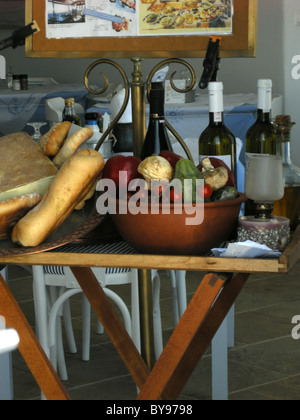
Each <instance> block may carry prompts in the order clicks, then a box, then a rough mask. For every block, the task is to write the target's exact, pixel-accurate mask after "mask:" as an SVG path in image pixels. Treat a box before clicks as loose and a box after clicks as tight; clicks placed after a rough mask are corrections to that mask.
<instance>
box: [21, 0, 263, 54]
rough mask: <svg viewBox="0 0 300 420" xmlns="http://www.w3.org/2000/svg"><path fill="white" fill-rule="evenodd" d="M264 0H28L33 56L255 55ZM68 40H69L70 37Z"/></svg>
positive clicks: (28, 48) (28, 45)
mask: <svg viewBox="0 0 300 420" xmlns="http://www.w3.org/2000/svg"><path fill="white" fill-rule="evenodd" d="M257 2H258V0H177V1H175V0H172V1H171V0H25V6H26V7H25V11H26V23H27V24H30V23H31V22H32V21H36V22H37V24H38V26H39V28H40V31H39V32H38V33H36V34H34V35H33V36H31V37H28V38H26V44H25V45H26V55H27V57H51V58H52V57H58V58H100V57H101V58H109V59H110V58H132V57H142V58H172V57H174V58H188V57H190V58H196V57H205V56H206V51H207V46H208V43H209V40H210V38H211V37H212V36H217V37H219V38H221V43H220V56H221V57H246V56H247V57H254V56H255V54H256V45H257V29H256V23H257ZM65 39H67V42H65V41H64V40H65Z"/></svg>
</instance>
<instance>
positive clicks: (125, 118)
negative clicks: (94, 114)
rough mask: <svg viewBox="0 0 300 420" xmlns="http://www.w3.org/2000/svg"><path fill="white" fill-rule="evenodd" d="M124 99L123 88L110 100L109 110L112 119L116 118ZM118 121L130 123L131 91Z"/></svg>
mask: <svg viewBox="0 0 300 420" xmlns="http://www.w3.org/2000/svg"><path fill="white" fill-rule="evenodd" d="M124 99H125V89H124V88H123V89H121V91H120V92H118V93H117V94H116V95H115V96H114V97H113V98H112V100H111V104H110V110H111V119H112V121H113V120H114V119H115V118H116V116H117V115H118V113H119V112H120V109H121V108H122V105H123V103H124ZM119 123H120V124H125V123H132V104H131V93H130V95H129V101H128V105H127V107H126V109H125V111H124V114H123V115H122V117H121V118H120V120H119Z"/></svg>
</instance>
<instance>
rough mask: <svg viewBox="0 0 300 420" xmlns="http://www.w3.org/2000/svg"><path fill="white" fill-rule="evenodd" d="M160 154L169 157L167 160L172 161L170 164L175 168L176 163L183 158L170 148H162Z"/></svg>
mask: <svg viewBox="0 0 300 420" xmlns="http://www.w3.org/2000/svg"><path fill="white" fill-rule="evenodd" d="M159 156H161V157H163V158H165V159H167V161H168V162H169V163H170V165H171V166H172V168H174V169H175V166H176V163H177V162H178V161H179V160H180V159H183V157H182V156H179V155H177V154H176V153H174V152H171V151H170V150H162V151H161V152H160V154H159Z"/></svg>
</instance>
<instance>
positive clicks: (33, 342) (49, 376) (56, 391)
mask: <svg viewBox="0 0 300 420" xmlns="http://www.w3.org/2000/svg"><path fill="white" fill-rule="evenodd" d="M0 313H1V315H3V316H4V317H5V322H6V326H7V327H8V328H13V329H14V330H16V331H17V333H18V334H19V337H20V344H19V351H20V353H21V354H22V356H23V358H24V360H25V362H26V364H27V366H28V367H29V369H30V371H31V373H32V374H33V376H34V378H35V380H36V381H37V383H38V385H39V387H40V388H41V390H42V392H43V394H44V395H45V397H46V398H47V399H48V400H69V399H70V397H69V395H68V393H67V391H66V389H65V387H64V386H63V384H62V383H61V381H60V379H59V377H58V375H57V373H56V372H55V370H54V369H53V367H52V365H51V363H50V361H49V359H48V358H47V356H46V354H45V352H44V350H43V348H42V346H41V345H40V343H39V341H38V339H37V338H36V336H35V334H34V333H33V331H32V329H31V327H30V325H29V324H28V321H27V319H26V318H25V316H24V314H23V312H22V311H21V309H20V307H19V305H18V304H17V302H16V300H15V298H14V296H13V295H12V293H11V291H10V290H9V288H8V286H7V284H6V283H5V281H4V279H3V277H2V276H1V275H0Z"/></svg>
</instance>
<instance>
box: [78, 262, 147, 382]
mask: <svg viewBox="0 0 300 420" xmlns="http://www.w3.org/2000/svg"><path fill="white" fill-rule="evenodd" d="M71 270H72V272H73V274H74V276H75V277H76V280H77V281H78V283H79V285H80V287H81V288H82V290H83V292H84V294H85V295H86V297H87V298H88V300H89V302H90V304H91V306H92V308H93V310H94V311H95V313H96V315H97V316H98V318H99V319H100V321H101V323H102V325H103V327H104V329H105V330H106V332H107V334H108V335H109V337H110V339H111V341H112V343H113V344H114V346H115V348H116V349H117V351H118V352H119V355H120V356H121V358H122V360H123V362H124V363H125V365H126V367H127V369H128V370H129V372H130V374H131V376H132V378H133V380H134V381H135V383H136V385H137V386H138V388H139V389H141V388H142V386H143V385H144V383H145V382H146V380H147V378H148V376H149V373H150V372H149V369H148V367H147V366H146V364H145V362H144V360H143V359H142V357H141V355H140V354H139V352H138V350H137V348H136V346H135V345H134V343H133V341H132V340H131V338H130V337H129V335H128V333H127V331H126V329H125V328H124V326H123V324H122V323H121V321H120V320H119V318H118V316H117V315H116V313H115V311H114V309H113V307H112V306H111V303H110V301H109V299H108V298H107V296H106V295H105V293H104V292H103V289H102V287H101V285H100V284H99V282H98V280H97V278H96V277H95V275H94V273H93V271H92V270H91V269H90V268H86V267H71Z"/></svg>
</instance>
